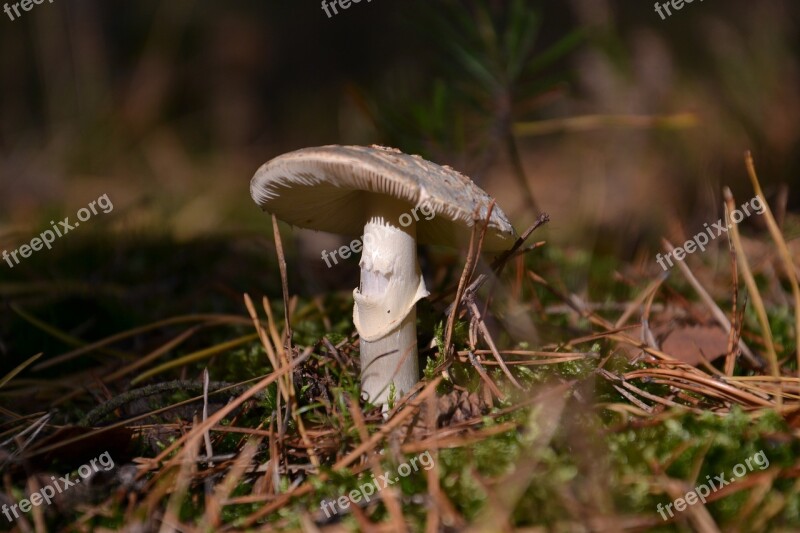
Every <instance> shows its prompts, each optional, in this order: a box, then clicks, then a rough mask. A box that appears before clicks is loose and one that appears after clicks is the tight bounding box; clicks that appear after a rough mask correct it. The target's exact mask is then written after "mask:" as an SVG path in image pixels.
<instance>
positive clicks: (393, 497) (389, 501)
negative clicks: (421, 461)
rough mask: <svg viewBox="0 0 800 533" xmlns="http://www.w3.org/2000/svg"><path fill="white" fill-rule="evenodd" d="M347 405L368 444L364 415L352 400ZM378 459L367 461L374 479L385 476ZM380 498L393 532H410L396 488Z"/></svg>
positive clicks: (372, 458)
mask: <svg viewBox="0 0 800 533" xmlns="http://www.w3.org/2000/svg"><path fill="white" fill-rule="evenodd" d="M346 403H347V407H348V410H349V411H350V415H351V416H352V417H353V423H354V424H355V426H356V430H357V431H358V435H359V437H360V438H361V442H366V441H367V440H369V431H368V430H367V426H366V424H365V423H364V414H363V413H362V412H361V408H360V407H359V405H358V402H354V401H353V400H352V399H351V398H347V402H346ZM378 457H379V456H378V454H372V455H370V456H369V458H368V459H367V461H368V462H369V465H370V469H371V470H372V475H373V478H374V479H379V477H380V476H381V474H383V471H382V470H381V465H380V461H379V459H378ZM378 496H380V498H381V500H382V501H383V503H384V505H386V510H387V511H389V517H390V518H391V524H392V530H393V531H399V532H406V531H408V527H407V526H406V521H405V519H404V518H403V506H402V505H401V503H400V495H399V494H398V493H397V490H396V489H395V488H394V487H384V489H383V490H382V491H380V492H378Z"/></svg>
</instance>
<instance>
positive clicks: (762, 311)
mask: <svg viewBox="0 0 800 533" xmlns="http://www.w3.org/2000/svg"><path fill="white" fill-rule="evenodd" d="M722 194H723V197H724V198H725V205H726V208H727V216H726V220H727V222H728V227H729V228H730V233H731V238H732V239H733V246H734V248H735V249H736V258H737V259H738V263H739V266H740V267H741V269H742V277H743V278H744V282H745V285H747V291H748V293H749V295H750V300H751V301H752V302H753V307H754V308H755V311H756V316H757V317H758V322H759V324H760V325H761V333H762V334H763V335H764V338H765V342H764V349H765V350H766V352H767V363H768V364H769V370H770V373H771V374H772V375H773V376H779V375H780V373H781V370H780V367H779V365H778V354H777V353H775V343H774V341H773V339H772V329H771V328H770V326H769V319H768V318H767V310H766V308H765V307H764V300H763V299H762V298H761V291H760V290H759V289H758V285H757V284H756V280H755V278H754V277H753V272H752V271H751V270H750V263H749V261H748V260H747V256H746V255H745V253H744V248H742V239H741V237H740V236H739V226H738V225H737V224H736V223H735V222H734V221H733V219H732V218H731V214H732V213H733V211H734V210H735V209H736V206H735V205H734V201H733V194H732V193H731V191H730V189H728V188H727V187H725V189H723V191H722ZM778 398H779V401H780V396H779V397H778Z"/></svg>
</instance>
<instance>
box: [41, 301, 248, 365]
mask: <svg viewBox="0 0 800 533" xmlns="http://www.w3.org/2000/svg"><path fill="white" fill-rule="evenodd" d="M205 321H214V322H221V323H228V324H243V325H247V324H249V322H248V321H247V319H245V318H244V317H240V316H235V315H183V316H177V317H172V318H167V319H165V320H159V321H158V322H154V323H152V324H147V325H145V326H140V327H138V328H133V329H129V330H128V331H123V332H122V333H117V334H115V335H111V336H110V337H106V338H105V339H102V340H99V341H96V342H92V343H89V344H87V345H86V346H82V347H80V348H78V349H76V350H72V351H71V352H67V353H65V354H62V355H59V356H57V357H53V358H52V359H48V360H47V361H42V362H41V363H39V364H38V365H36V366H35V367H33V370H44V369H46V368H50V367H52V366H55V365H58V364H61V363H65V362H67V361H71V360H72V359H75V358H76V357H79V356H81V355H83V354H86V353H90V352H92V351H94V350H98V349H100V348H103V347H105V346H108V345H109V344H114V343H115V342H119V341H122V340H125V339H129V338H131V337H135V336H137V335H141V334H142V333H147V332H148V331H152V330H154V329H158V328H163V327H165V326H174V325H176V324H184V323H186V322H205Z"/></svg>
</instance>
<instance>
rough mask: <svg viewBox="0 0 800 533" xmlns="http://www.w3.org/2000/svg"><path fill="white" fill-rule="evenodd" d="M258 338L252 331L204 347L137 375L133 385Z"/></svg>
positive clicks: (132, 381)
mask: <svg viewBox="0 0 800 533" xmlns="http://www.w3.org/2000/svg"><path fill="white" fill-rule="evenodd" d="M257 339H258V334H256V333H251V334H250V335H245V336H243V337H239V338H238V339H233V340H230V341H227V342H221V343H219V344H216V345H214V346H211V347H209V348H204V349H202V350H198V351H196V352H193V353H190V354H187V355H184V356H183V357H179V358H177V359H173V360H171V361H167V362H166V363H163V364H160V365H158V366H157V367H155V368H151V369H150V370H148V371H147V372H144V373H143V374H140V375H138V376H137V377H135V378H134V379H132V380H131V385H136V384H137V383H141V382H142V381H144V380H146V379H149V378H151V377H153V376H157V375H158V374H163V373H164V372H167V371H168V370H172V369H173V368H179V367H182V366H184V365H188V364H191V363H196V362H198V361H203V360H204V359H208V358H209V357H213V356H215V355H217V354H220V353H223V352H227V351H230V350H232V349H234V348H238V347H239V346H243V345H245V344H248V343H251V342H253V341H254V340H257Z"/></svg>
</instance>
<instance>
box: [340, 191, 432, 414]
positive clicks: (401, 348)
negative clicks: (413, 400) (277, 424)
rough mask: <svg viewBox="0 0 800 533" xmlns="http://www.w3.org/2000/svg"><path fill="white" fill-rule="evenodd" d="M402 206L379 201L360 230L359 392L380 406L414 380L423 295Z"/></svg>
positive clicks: (412, 226) (412, 231) (412, 224)
mask: <svg viewBox="0 0 800 533" xmlns="http://www.w3.org/2000/svg"><path fill="white" fill-rule="evenodd" d="M407 208H408V204H406V203H404V202H400V201H397V200H394V199H392V198H389V197H386V196H380V197H379V198H377V199H376V201H374V202H373V203H372V204H371V211H370V213H369V217H368V220H367V223H366V224H365V226H364V238H363V251H362V253H361V262H360V263H359V265H360V266H361V284H360V286H359V288H357V289H355V290H354V291H353V299H354V300H355V306H354V308H353V321H354V322H355V325H356V329H357V330H358V334H359V336H360V339H361V340H360V346H361V350H360V351H361V386H362V390H363V391H364V392H366V393H367V397H368V398H369V400H370V401H371V402H372V403H374V404H386V403H387V402H388V400H389V392H390V386H391V384H394V389H395V394H396V397H398V398H399V397H400V396H402V395H403V394H404V393H406V392H408V391H409V390H411V388H412V387H413V386H414V385H415V384H416V382H417V381H418V380H419V363H418V361H417V323H416V310H415V305H416V303H417V301H418V300H419V299H420V298H424V297H425V296H427V295H428V291H427V289H426V288H425V281H424V280H423V279H422V275H421V273H420V268H419V263H418V262H417V239H416V221H415V220H414V218H413V217H411V216H410V215H409V214H408V213H407V211H406V209H407Z"/></svg>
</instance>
